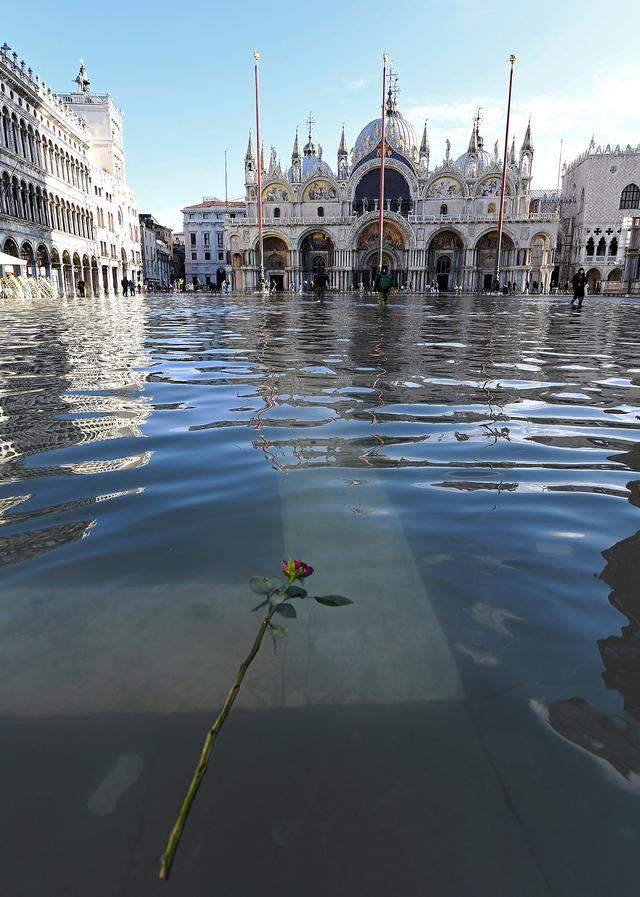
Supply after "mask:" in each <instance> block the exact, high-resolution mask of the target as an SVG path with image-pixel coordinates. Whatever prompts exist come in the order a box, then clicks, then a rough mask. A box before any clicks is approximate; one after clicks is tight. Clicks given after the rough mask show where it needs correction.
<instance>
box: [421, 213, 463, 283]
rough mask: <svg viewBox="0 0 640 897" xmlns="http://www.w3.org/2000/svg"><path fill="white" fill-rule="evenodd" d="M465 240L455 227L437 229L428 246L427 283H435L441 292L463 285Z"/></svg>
mask: <svg viewBox="0 0 640 897" xmlns="http://www.w3.org/2000/svg"><path fill="white" fill-rule="evenodd" d="M464 250H465V245H464V240H463V239H462V237H461V235H460V234H459V233H458V231H457V230H455V229H454V228H444V229H442V230H440V231H437V232H436V233H435V234H434V235H433V236H432V237H431V240H430V242H429V246H428V247H427V265H426V278H427V283H432V284H433V283H435V284H437V286H438V289H439V290H440V291H441V292H447V291H448V290H452V289H454V288H455V287H459V286H461V285H462V280H463V277H462V273H463V272H462V269H463V266H464Z"/></svg>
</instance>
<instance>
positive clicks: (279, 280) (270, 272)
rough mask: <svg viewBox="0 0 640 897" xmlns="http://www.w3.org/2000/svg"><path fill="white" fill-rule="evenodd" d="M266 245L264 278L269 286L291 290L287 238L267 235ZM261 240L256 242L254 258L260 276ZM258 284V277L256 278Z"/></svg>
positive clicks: (264, 238) (272, 234) (271, 234)
mask: <svg viewBox="0 0 640 897" xmlns="http://www.w3.org/2000/svg"><path fill="white" fill-rule="evenodd" d="M263 241H264V243H263V245H264V277H265V281H266V283H267V286H269V287H271V286H272V285H273V286H275V289H276V290H278V291H280V292H282V290H288V289H290V283H289V277H290V267H289V258H290V247H289V244H288V242H287V240H286V238H285V237H283V236H282V234H278V233H267V234H265V235H264V237H263ZM259 254H260V238H258V240H257V241H256V244H255V249H254V256H255V261H256V266H257V267H256V270H257V274H259V264H260V255H259ZM256 284H257V277H256Z"/></svg>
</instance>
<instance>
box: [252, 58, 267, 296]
mask: <svg viewBox="0 0 640 897" xmlns="http://www.w3.org/2000/svg"><path fill="white" fill-rule="evenodd" d="M253 59H254V73H255V82H256V141H257V144H258V146H257V156H258V233H259V235H260V276H259V278H258V290H259V291H260V292H261V293H263V294H264V293H265V282H264V233H263V221H262V143H261V140H260V73H259V71H258V60H259V59H260V54H259V53H258V51H257V50H254V51H253Z"/></svg>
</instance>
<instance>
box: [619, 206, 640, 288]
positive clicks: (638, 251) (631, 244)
mask: <svg viewBox="0 0 640 897" xmlns="http://www.w3.org/2000/svg"><path fill="white" fill-rule="evenodd" d="M623 230H624V231H625V233H626V235H627V239H626V246H625V258H624V274H623V277H622V283H623V289H624V292H625V293H627V294H629V295H632V296H639V295H640V215H638V216H637V217H636V216H634V217H629V218H625V219H624V221H623Z"/></svg>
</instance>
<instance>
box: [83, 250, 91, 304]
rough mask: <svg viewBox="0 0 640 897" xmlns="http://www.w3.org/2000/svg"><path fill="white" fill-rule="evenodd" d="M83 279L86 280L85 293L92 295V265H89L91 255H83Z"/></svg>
mask: <svg viewBox="0 0 640 897" xmlns="http://www.w3.org/2000/svg"><path fill="white" fill-rule="evenodd" d="M82 279H83V280H84V291H85V295H87V296H91V295H92V293H93V291H92V289H91V286H92V284H91V267H90V265H89V256H88V255H83V256H82Z"/></svg>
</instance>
